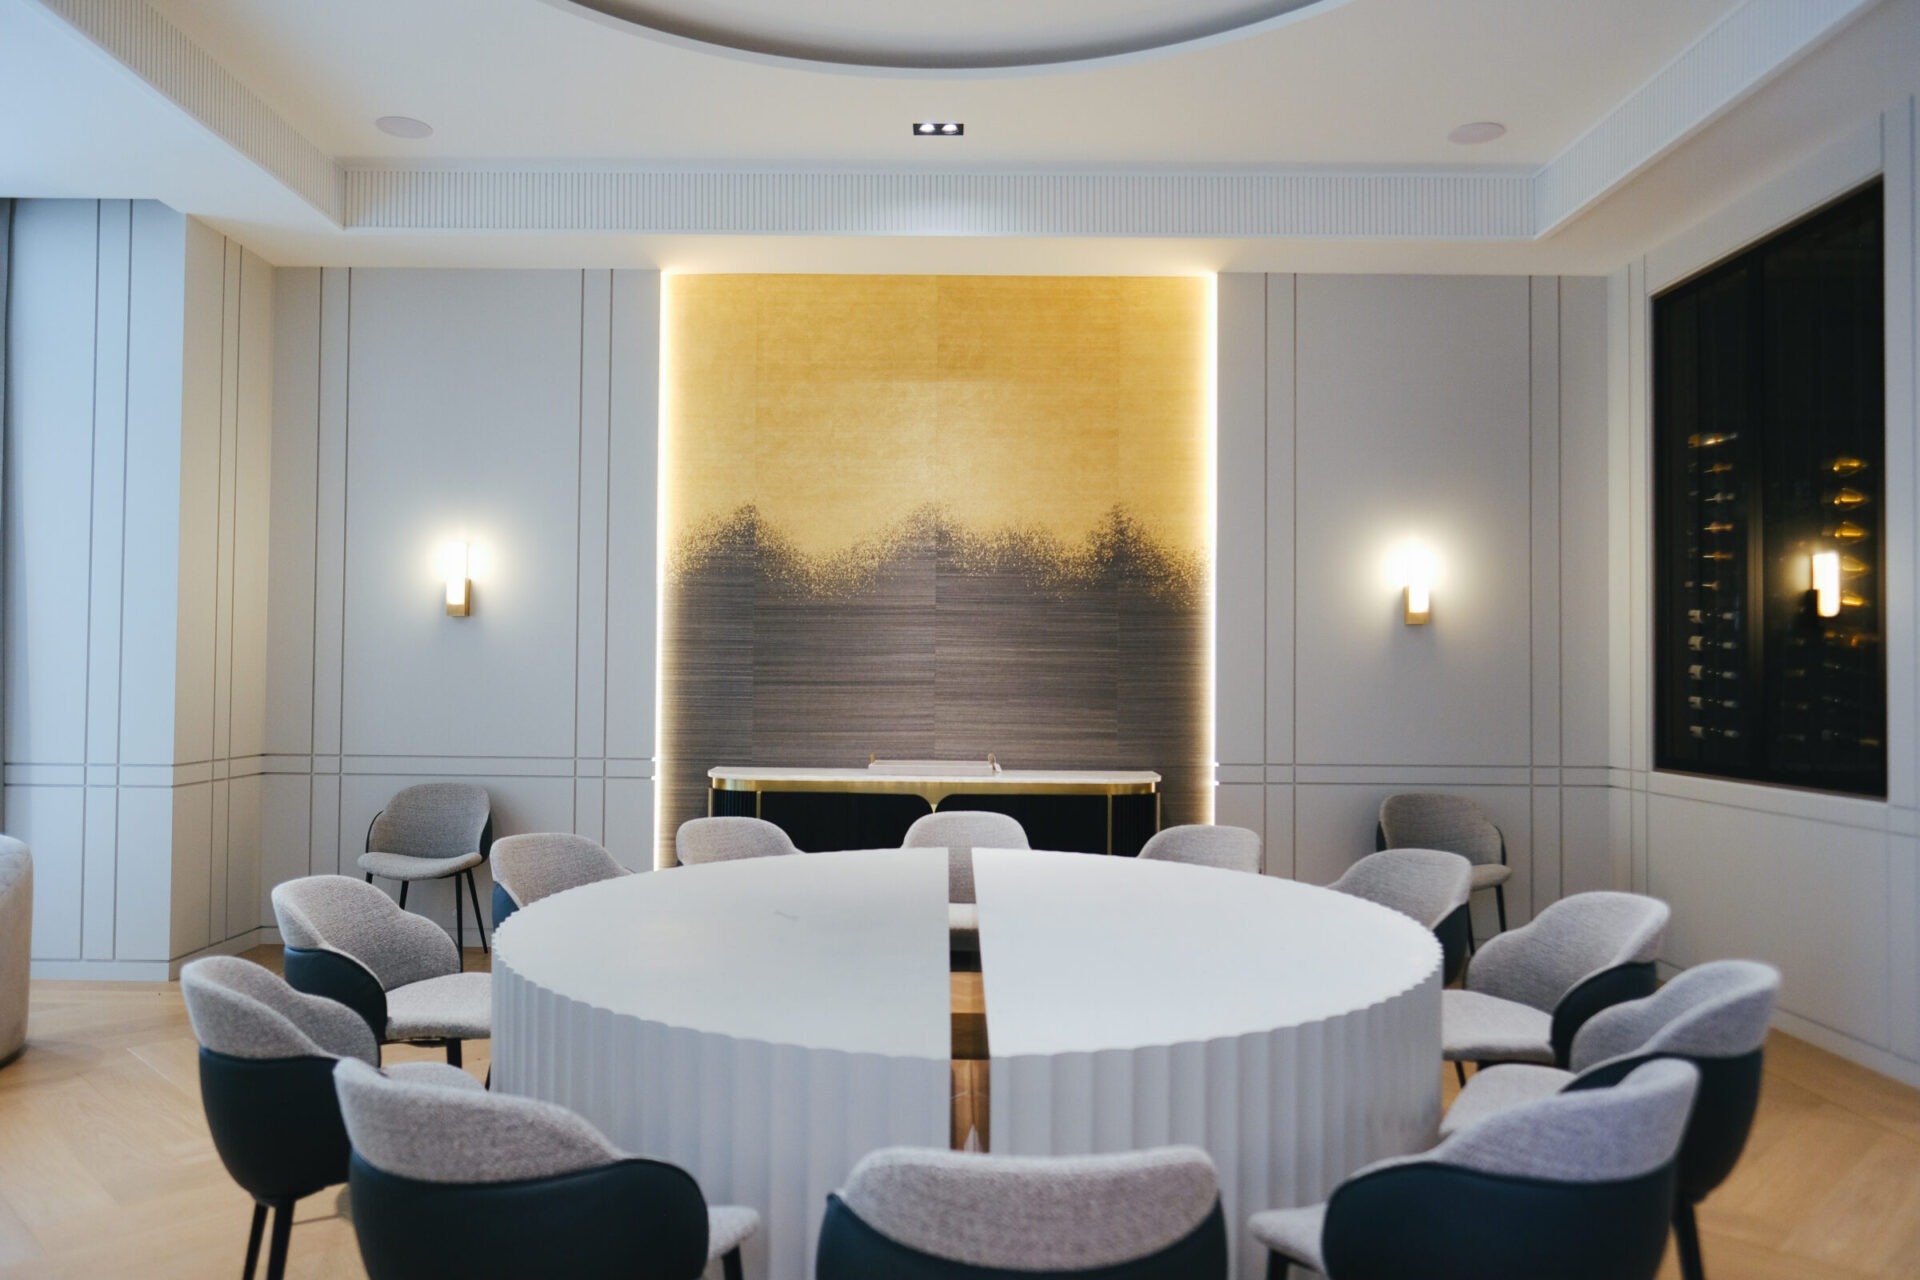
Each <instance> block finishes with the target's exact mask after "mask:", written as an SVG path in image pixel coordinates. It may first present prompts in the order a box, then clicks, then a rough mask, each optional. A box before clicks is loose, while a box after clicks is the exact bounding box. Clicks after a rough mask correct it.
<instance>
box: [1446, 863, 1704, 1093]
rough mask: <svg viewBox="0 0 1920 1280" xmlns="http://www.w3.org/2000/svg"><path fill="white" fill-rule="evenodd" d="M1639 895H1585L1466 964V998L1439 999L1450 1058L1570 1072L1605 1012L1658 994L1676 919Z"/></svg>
mask: <svg viewBox="0 0 1920 1280" xmlns="http://www.w3.org/2000/svg"><path fill="white" fill-rule="evenodd" d="M1671 914H1672V913H1671V912H1670V911H1669V910H1668V909H1667V904H1666V903H1664V902H1661V901H1660V900H1658V899H1657V898H1646V897H1642V896H1640V895H1639V894H1634V893H1576V894H1574V895H1573V896H1572V897H1571V898H1562V899H1561V900H1560V901H1558V902H1556V903H1554V904H1553V905H1552V906H1550V907H1548V908H1547V909H1546V910H1545V911H1542V912H1541V913H1540V914H1539V915H1537V916H1535V917H1534V918H1533V921H1532V923H1530V924H1528V925H1525V926H1523V927H1522V928H1519V929H1515V930H1513V931H1512V932H1511V933H1503V934H1501V935H1500V936H1499V937H1497V938H1492V939H1489V940H1488V941H1487V943H1486V944H1485V945H1483V946H1482V947H1481V948H1480V950H1479V951H1477V952H1475V953H1474V956H1473V960H1472V962H1471V963H1469V964H1468V965H1467V976H1466V982H1465V988H1464V990H1459V991H1443V992H1441V993H1440V1001H1441V1004H1440V1011H1441V1017H1440V1025H1441V1041H1442V1052H1443V1056H1444V1057H1445V1058H1446V1060H1447V1061H1449V1062H1452V1063H1454V1064H1455V1069H1456V1070H1457V1071H1459V1072H1460V1075H1461V1078H1462V1079H1463V1080H1464V1079H1465V1078H1466V1073H1465V1068H1464V1066H1462V1065H1460V1064H1463V1063H1467V1062H1476V1063H1481V1064H1486V1063H1491V1062H1538V1063H1545V1064H1547V1065H1550V1066H1560V1067H1564V1066H1566V1065H1567V1062H1568V1061H1569V1055H1570V1054H1571V1052H1572V1049H1573V1039H1574V1036H1575V1035H1577V1034H1578V1033H1579V1031H1580V1028H1581V1027H1583V1026H1584V1025H1586V1022H1587V1020H1588V1019H1589V1018H1591V1017H1593V1015H1595V1014H1596V1013H1599V1012H1600V1011H1601V1010H1602V1009H1607V1008H1611V1007H1612V1006H1613V1005H1616V1004H1620V1003H1622V1002H1624V1001H1627V1000H1637V999H1639V998H1640V997H1642V996H1646V995H1651V994H1653V990H1654V987H1655V986H1656V985H1658V979H1657V978H1656V977H1655V975H1654V969H1653V962H1654V958H1655V957H1656V956H1658V955H1659V954H1660V943H1661V940H1662V939H1664V938H1665V937H1666V932H1667V920H1668V918H1669V917H1670V916H1671Z"/></svg>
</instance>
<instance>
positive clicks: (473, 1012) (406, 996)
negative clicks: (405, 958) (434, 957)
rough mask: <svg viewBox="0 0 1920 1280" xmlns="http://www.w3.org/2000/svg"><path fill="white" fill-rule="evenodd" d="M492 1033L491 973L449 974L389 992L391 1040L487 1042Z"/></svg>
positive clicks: (389, 1033)
mask: <svg viewBox="0 0 1920 1280" xmlns="http://www.w3.org/2000/svg"><path fill="white" fill-rule="evenodd" d="M492 1034H493V975H492V974H490V973H449V974H447V975H446V976H444V977H440V978H428V979H426V980H425V981H424V982H410V983H408V984H407V985H406V986H404V987H395V988H394V989H393V990H392V991H389V992H387V1038H388V1039H389V1040H485V1039H486V1038H488V1037H489V1036H491V1035H492Z"/></svg>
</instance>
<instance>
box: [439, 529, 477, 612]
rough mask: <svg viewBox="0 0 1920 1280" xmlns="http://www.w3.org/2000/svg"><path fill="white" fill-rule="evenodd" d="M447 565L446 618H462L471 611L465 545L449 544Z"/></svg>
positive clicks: (471, 597)
mask: <svg viewBox="0 0 1920 1280" xmlns="http://www.w3.org/2000/svg"><path fill="white" fill-rule="evenodd" d="M445 555H446V564H447V616H448V617H449V618H464V617H466V616H467V615H468V614H469V613H471V612H472V610H473V593H472V584H471V583H470V582H469V581H468V580H467V544H466V543H464V542H449V543H448V544H447V549H446V552H445Z"/></svg>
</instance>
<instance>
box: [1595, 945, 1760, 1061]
mask: <svg viewBox="0 0 1920 1280" xmlns="http://www.w3.org/2000/svg"><path fill="white" fill-rule="evenodd" d="M1779 998H1780V971H1779V970H1778V969H1775V968H1774V967H1773V966H1771V965H1765V964H1760V963H1759V962H1757V961H1754V960H1715V961H1711V962H1709V963H1707V964H1702V965H1696V966H1695V967H1694V968H1691V969H1688V970H1686V971H1685V972H1684V973H1681V974H1680V975H1679V976H1678V977H1676V978H1674V979H1673V980H1672V981H1671V982H1669V983H1667V985H1665V986H1664V987H1662V988H1660V990H1658V991H1656V992H1654V993H1653V994H1652V995H1650V996H1647V997H1646V998H1645V999H1642V1000H1629V1001H1627V1002H1626V1003H1625V1004H1617V1005H1614V1006H1613V1007H1612V1008H1610V1009H1605V1010H1602V1011H1601V1012H1599V1013H1597V1014H1595V1015H1594V1016H1593V1017H1592V1018H1591V1019H1590V1020H1589V1021H1588V1022H1587V1024H1586V1025H1585V1026H1584V1027H1582V1028H1581V1029H1580V1033H1579V1035H1577V1036H1575V1037H1574V1041H1573V1054H1572V1062H1571V1065H1572V1067H1573V1069H1574V1070H1575V1071H1586V1070H1589V1069H1591V1068H1593V1067H1596V1066H1599V1065H1600V1064H1602V1063H1605V1062H1608V1061H1611V1060H1613V1059H1616V1058H1624V1057H1630V1056H1631V1057H1644V1056H1648V1055H1653V1054H1673V1055H1675V1056H1676V1057H1682V1058H1737V1057H1740V1056H1742V1055H1744V1054H1749V1053H1752V1052H1753V1051H1754V1050H1756V1049H1758V1048H1760V1047H1761V1045H1763V1044H1765V1043H1766V1039H1767V1027H1768V1024H1769V1023H1770V1022H1771V1020H1772V1018H1773V1008H1774V1005H1775V1003H1776V1002H1777V1001H1778V1000H1779Z"/></svg>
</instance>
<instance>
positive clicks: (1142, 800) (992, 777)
mask: <svg viewBox="0 0 1920 1280" xmlns="http://www.w3.org/2000/svg"><path fill="white" fill-rule="evenodd" d="M707 777H708V778H710V779H712V781H713V787H712V790H710V791H709V792H708V793H707V812H708V814H710V815H712V816H715V817H748V818H764V819H766V820H767V821H769V822H773V823H776V824H778V825H779V826H780V827H782V828H783V829H785V831H786V832H787V834H788V836H790V837H791V838H792V839H793V842H794V843H795V844H797V845H799V846H800V847H801V848H802V849H805V850H806V851H807V852H809V853H818V852H824V851H827V850H834V849H875V848H882V847H885V846H887V845H896V846H897V845H898V844H899V843H900V840H901V838H902V837H903V836H905V835H906V833H907V828H908V827H909V826H911V825H913V821H914V819H915V818H919V817H923V816H924V815H926V814H928V813H931V812H932V811H934V810H936V809H987V810H991V811H993V812H995V813H1004V814H1008V815H1010V816H1011V817H1014V818H1016V819H1018V820H1019V822H1020V825H1021V826H1023V827H1025V828H1026V830H1027V839H1028V841H1029V842H1030V843H1031V844H1033V845H1034V846H1035V847H1036V848H1047V849H1065V850H1069V851H1071V852H1074V853H1115V854H1121V855H1124V856H1127V857H1131V856H1133V855H1134V854H1136V853H1139V852H1140V846H1141V845H1143V844H1145V843H1146V842H1147V840H1148V838H1149V837H1150V836H1152V835H1153V833H1154V832H1156V831H1158V830H1159V829H1160V775H1159V774H1157V773H1154V772H1152V771H1151V770H1145V769H1134V770H1049V769H1003V770H1001V771H1000V772H998V773H990V774H986V773H983V774H947V775H942V774H897V773H880V772H878V771H875V770H871V769H756V768H748V767H744V766H731V765H722V766H720V767H719V768H715V769H709V770H708V771H707Z"/></svg>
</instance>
